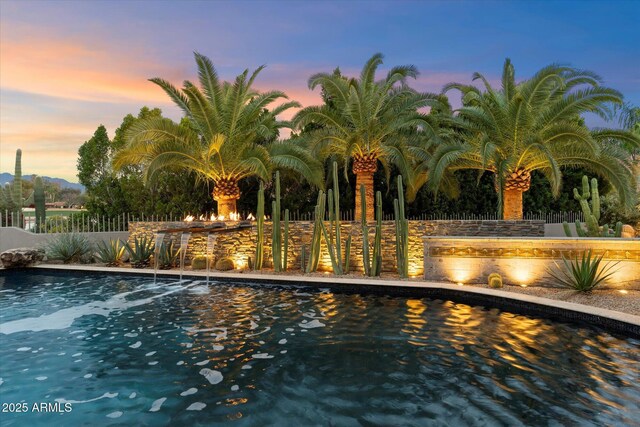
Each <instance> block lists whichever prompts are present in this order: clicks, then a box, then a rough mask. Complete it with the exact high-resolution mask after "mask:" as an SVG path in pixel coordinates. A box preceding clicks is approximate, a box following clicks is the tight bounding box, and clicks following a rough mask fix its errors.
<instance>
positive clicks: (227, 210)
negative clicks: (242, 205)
mask: <svg viewBox="0 0 640 427" xmlns="http://www.w3.org/2000/svg"><path fill="white" fill-rule="evenodd" d="M214 200H215V201H216V202H218V216H221V215H222V216H224V217H225V219H229V218H230V217H231V214H232V213H235V212H238V210H237V209H236V202H237V201H238V199H216V198H215V197H214Z"/></svg>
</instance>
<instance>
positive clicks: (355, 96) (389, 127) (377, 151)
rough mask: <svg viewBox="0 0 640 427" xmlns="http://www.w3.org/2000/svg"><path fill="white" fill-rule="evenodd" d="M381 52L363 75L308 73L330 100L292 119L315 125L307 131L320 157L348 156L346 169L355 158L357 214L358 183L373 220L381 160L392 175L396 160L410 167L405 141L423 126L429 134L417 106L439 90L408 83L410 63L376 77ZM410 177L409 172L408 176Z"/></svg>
mask: <svg viewBox="0 0 640 427" xmlns="http://www.w3.org/2000/svg"><path fill="white" fill-rule="evenodd" d="M381 64H382V55H381V54H379V53H377V54H375V55H373V56H372V57H371V59H369V60H368V61H367V63H366V64H365V65H364V67H363V69H362V72H361V73H360V78H359V79H356V78H346V77H344V76H342V75H341V74H340V73H336V72H334V73H332V74H329V73H318V74H315V75H313V76H311V78H309V88H310V89H312V90H313V89H315V88H316V87H317V86H321V87H322V89H323V91H324V96H325V97H326V98H327V99H329V100H330V101H331V102H330V103H325V104H324V105H322V106H311V107H306V108H304V109H303V110H301V111H299V112H298V113H297V114H296V116H295V117H294V119H293V122H294V124H295V126H296V127H297V128H299V129H302V128H305V127H308V125H311V124H313V126H312V127H313V130H311V131H308V132H305V133H304V134H303V137H304V138H305V139H306V140H307V143H308V144H309V147H310V149H311V151H312V152H313V153H314V154H315V155H316V156H317V157H318V158H321V159H326V158H327V157H329V156H335V157H338V158H340V159H341V160H342V161H344V165H345V170H346V168H347V167H348V164H349V162H350V161H351V160H353V165H352V170H353V173H354V174H355V175H356V192H355V193H356V203H355V207H356V216H355V217H356V218H359V217H360V215H361V212H360V211H361V208H360V206H361V204H360V203H358V202H357V200H359V194H360V191H359V188H360V187H361V186H362V185H364V186H365V192H366V206H367V219H368V220H373V216H374V209H373V206H374V205H373V174H374V173H375V172H376V171H377V170H378V162H380V163H381V164H382V166H383V167H384V169H385V170H386V171H387V176H388V174H389V170H390V169H389V167H390V165H391V164H395V165H396V166H397V167H398V168H399V169H400V171H401V173H402V172H404V171H406V170H408V169H409V167H410V160H409V157H408V155H407V151H406V150H405V146H406V142H407V140H408V139H409V138H411V135H412V134H415V132H412V131H417V130H419V131H420V132H421V133H425V134H431V133H432V129H431V127H430V124H429V122H428V121H427V120H426V119H425V114H424V113H422V112H420V111H418V110H419V109H421V108H423V107H427V106H430V105H433V104H434V103H436V98H437V95H433V94H428V93H419V92H417V91H415V90H413V89H411V88H410V87H409V86H408V85H407V84H406V79H407V78H408V77H411V78H416V77H417V75H418V71H417V70H416V68H415V67H414V66H412V65H407V66H399V67H393V68H392V69H391V70H389V72H388V74H387V76H386V77H385V78H384V79H382V80H380V81H376V80H375V73H376V70H377V68H378V67H379V66H380V65H381ZM405 176H406V175H405Z"/></svg>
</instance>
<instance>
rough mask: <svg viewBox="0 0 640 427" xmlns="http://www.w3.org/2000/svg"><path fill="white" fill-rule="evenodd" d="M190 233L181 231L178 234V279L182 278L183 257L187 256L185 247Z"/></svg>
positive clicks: (187, 244)
mask: <svg viewBox="0 0 640 427" xmlns="http://www.w3.org/2000/svg"><path fill="white" fill-rule="evenodd" d="M190 238H191V233H186V232H183V233H182V234H181V235H180V280H182V273H183V272H184V259H185V257H186V256H187V247H188V246H189V239H190Z"/></svg>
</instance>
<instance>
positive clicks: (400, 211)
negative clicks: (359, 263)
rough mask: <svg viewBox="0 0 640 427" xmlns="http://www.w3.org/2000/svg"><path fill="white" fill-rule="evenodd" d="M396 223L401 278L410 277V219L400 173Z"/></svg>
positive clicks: (395, 204) (397, 253)
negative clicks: (405, 208) (406, 212)
mask: <svg viewBox="0 0 640 427" xmlns="http://www.w3.org/2000/svg"><path fill="white" fill-rule="evenodd" d="M393 211H394V214H395V223H396V262H397V264H398V265H397V268H398V275H399V276H400V278H401V279H406V278H407V277H409V260H408V255H409V221H407V219H406V218H405V214H404V188H403V186H402V175H398V199H394V200H393Z"/></svg>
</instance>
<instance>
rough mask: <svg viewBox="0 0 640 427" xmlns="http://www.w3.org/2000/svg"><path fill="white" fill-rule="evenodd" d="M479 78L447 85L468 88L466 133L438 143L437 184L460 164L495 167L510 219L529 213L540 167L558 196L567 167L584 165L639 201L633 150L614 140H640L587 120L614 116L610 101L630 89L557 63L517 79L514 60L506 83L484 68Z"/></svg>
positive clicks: (461, 113) (624, 198)
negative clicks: (528, 199) (525, 199)
mask: <svg viewBox="0 0 640 427" xmlns="http://www.w3.org/2000/svg"><path fill="white" fill-rule="evenodd" d="M473 80H480V81H481V82H482V84H483V86H484V91H482V90H480V89H478V88H477V87H475V86H472V85H464V84H460V83H451V84H449V85H447V86H445V88H444V92H447V91H449V90H451V89H458V90H459V91H460V92H461V93H462V102H463V107H462V108H461V109H460V110H458V114H457V118H458V120H459V121H460V123H461V125H462V126H463V127H464V131H463V132H461V133H460V141H459V142H457V143H454V144H447V145H443V146H441V147H438V148H437V150H436V152H435V153H434V156H433V158H432V159H431V161H430V167H429V169H430V171H431V174H432V176H431V181H430V184H429V185H431V186H432V188H433V189H436V188H437V187H438V185H439V184H440V181H441V180H442V179H444V178H445V177H447V174H448V173H451V172H453V171H456V170H461V169H475V170H478V171H489V172H492V173H493V174H494V175H495V179H496V189H497V190H498V201H499V204H500V207H501V208H502V209H501V210H502V212H503V217H504V219H521V218H522V213H523V212H522V196H523V193H524V192H525V191H527V190H528V189H529V188H530V185H531V173H532V172H533V171H540V172H541V173H542V174H543V175H544V176H545V178H546V179H547V180H548V182H549V184H550V186H551V192H552V194H553V195H554V196H557V195H558V194H559V192H560V186H561V182H562V167H584V168H586V169H588V170H590V171H592V172H593V173H595V174H597V175H599V176H601V177H602V178H604V179H605V180H607V181H608V182H609V183H610V184H611V186H612V188H613V189H615V190H616V191H617V193H618V195H619V197H620V201H621V202H622V203H623V204H625V205H630V204H632V203H633V202H634V200H635V188H634V186H633V185H629V184H630V183H631V182H632V181H633V180H632V177H633V174H632V171H631V165H630V156H629V153H628V151H626V150H625V149H623V148H621V147H620V146H619V145H617V144H610V143H608V141H610V140H617V141H623V142H625V143H627V144H630V145H632V146H634V147H637V146H638V145H640V139H638V138H637V137H636V136H634V135H632V134H631V133H630V132H627V131H624V130H613V129H600V130H595V131H590V130H589V129H588V128H587V127H586V126H585V125H584V124H583V123H580V120H579V118H580V115H581V114H583V113H588V112H589V113H595V114H597V115H599V116H601V117H603V118H605V119H606V118H609V117H610V108H609V107H610V106H611V105H613V104H621V103H622V95H621V94H620V93H619V92H617V91H615V90H613V89H609V88H606V87H603V86H600V78H599V77H598V76H596V75H595V74H593V73H590V72H588V71H583V70H577V69H574V68H569V67H564V66H558V65H550V66H548V67H545V68H543V69H541V70H540V71H538V72H537V73H536V74H535V75H534V76H533V77H532V78H531V79H528V80H524V81H523V82H521V83H519V84H516V82H515V72H514V68H513V65H512V64H511V61H510V60H509V59H507V60H506V61H505V63H504V68H503V73H502V85H501V87H500V88H499V89H495V88H494V87H492V86H491V84H490V83H489V82H488V81H487V79H486V78H485V77H484V76H482V75H481V74H479V73H475V74H474V75H473Z"/></svg>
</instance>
